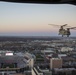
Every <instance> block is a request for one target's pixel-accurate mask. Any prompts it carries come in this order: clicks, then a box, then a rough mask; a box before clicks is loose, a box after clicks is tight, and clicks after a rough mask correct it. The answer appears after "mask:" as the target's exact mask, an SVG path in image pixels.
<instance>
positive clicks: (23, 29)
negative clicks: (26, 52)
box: [0, 2, 76, 36]
mask: <svg viewBox="0 0 76 75" xmlns="http://www.w3.org/2000/svg"><path fill="white" fill-rule="evenodd" d="M48 24H57V25H63V24H68V25H69V26H72V27H75V26H76V6H74V5H70V4H28V3H27V4H26V3H10V2H0V36H58V29H59V28H58V27H55V26H50V25H48ZM71 36H76V30H71Z"/></svg>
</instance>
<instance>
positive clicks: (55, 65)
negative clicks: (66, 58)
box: [50, 58, 62, 69]
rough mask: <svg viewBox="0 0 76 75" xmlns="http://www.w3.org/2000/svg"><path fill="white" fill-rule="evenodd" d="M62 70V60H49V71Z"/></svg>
mask: <svg viewBox="0 0 76 75" xmlns="http://www.w3.org/2000/svg"><path fill="white" fill-rule="evenodd" d="M54 68H62V59H61V58H51V59H50V69H54Z"/></svg>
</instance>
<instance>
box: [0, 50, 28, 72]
mask: <svg viewBox="0 0 76 75" xmlns="http://www.w3.org/2000/svg"><path fill="white" fill-rule="evenodd" d="M28 60H29V59H26V58H25V57H24V56H21V55H18V53H17V54H15V53H14V52H12V51H0V71H3V70H11V71H13V70H20V69H22V68H25V67H27V66H28Z"/></svg>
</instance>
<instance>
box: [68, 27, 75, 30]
mask: <svg viewBox="0 0 76 75" xmlns="http://www.w3.org/2000/svg"><path fill="white" fill-rule="evenodd" d="M68 29H74V30H76V27H71V28H68Z"/></svg>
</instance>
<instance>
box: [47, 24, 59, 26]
mask: <svg viewBox="0 0 76 75" xmlns="http://www.w3.org/2000/svg"><path fill="white" fill-rule="evenodd" d="M48 25H52V26H60V25H56V24H48Z"/></svg>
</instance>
